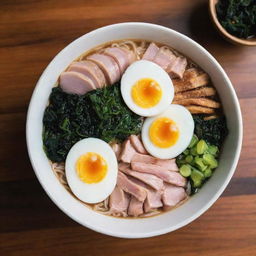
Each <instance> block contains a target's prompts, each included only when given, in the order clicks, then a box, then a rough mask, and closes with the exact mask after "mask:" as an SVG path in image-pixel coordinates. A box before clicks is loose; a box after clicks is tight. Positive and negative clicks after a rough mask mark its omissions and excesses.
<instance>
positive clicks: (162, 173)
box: [131, 162, 186, 187]
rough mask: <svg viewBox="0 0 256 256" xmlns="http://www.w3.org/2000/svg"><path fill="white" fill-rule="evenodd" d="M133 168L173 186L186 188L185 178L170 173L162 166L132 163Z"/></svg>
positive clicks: (176, 173) (175, 173)
mask: <svg viewBox="0 0 256 256" xmlns="http://www.w3.org/2000/svg"><path fill="white" fill-rule="evenodd" d="M131 167H132V169H133V170H134V171H138V172H144V173H149V174H153V175H155V176H157V177H159V178H160V179H162V180H163V181H165V182H168V183H171V184H173V185H176V186H181V187H185V186H186V179H185V178H184V177H183V176H181V175H180V174H179V173H178V172H172V171H168V170H167V169H166V168H164V167H162V166H159V165H154V164H146V163H140V162H132V163H131Z"/></svg>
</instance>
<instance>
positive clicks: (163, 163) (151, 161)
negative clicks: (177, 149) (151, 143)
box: [131, 152, 179, 172]
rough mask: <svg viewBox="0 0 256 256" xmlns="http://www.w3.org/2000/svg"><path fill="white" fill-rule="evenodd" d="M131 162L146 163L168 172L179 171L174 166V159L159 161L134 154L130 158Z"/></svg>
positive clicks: (147, 156)
mask: <svg viewBox="0 0 256 256" xmlns="http://www.w3.org/2000/svg"><path fill="white" fill-rule="evenodd" d="M131 162H140V163H148V164H155V165H159V166H161V167H164V168H165V169H167V170H169V171H175V172H177V171H179V168H178V166H177V164H176V160H175V158H173V159H159V158H156V157H153V156H150V155H143V154H139V153H137V152H136V153H135V154H134V155H133V157H132V161H131Z"/></svg>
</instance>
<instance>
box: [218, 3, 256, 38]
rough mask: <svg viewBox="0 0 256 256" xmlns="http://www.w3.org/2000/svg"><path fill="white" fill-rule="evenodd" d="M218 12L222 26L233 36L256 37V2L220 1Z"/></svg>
mask: <svg viewBox="0 0 256 256" xmlns="http://www.w3.org/2000/svg"><path fill="white" fill-rule="evenodd" d="M216 12H217V16H218V19H219V21H220V23H221V25H222V26H223V27H224V28H225V29H226V30H227V31H228V32H229V33H230V34H232V35H234V36H237V37H240V38H248V37H250V36H255V35H256V0H219V1H218V3H217V4H216Z"/></svg>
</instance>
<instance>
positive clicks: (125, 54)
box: [104, 47, 135, 74]
mask: <svg viewBox="0 0 256 256" xmlns="http://www.w3.org/2000/svg"><path fill="white" fill-rule="evenodd" d="M104 54H105V55H108V56H110V57H112V58H113V59H114V60H115V61H116V63H117V64H118V66H119V69H120V72H121V74H123V73H124V71H125V70H126V68H127V67H128V66H129V65H130V64H131V63H132V62H133V61H134V59H135V56H134V53H133V52H131V51H129V50H125V49H123V48H119V47H110V48H106V49H105V50H104Z"/></svg>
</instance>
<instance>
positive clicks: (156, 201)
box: [130, 178, 163, 213]
mask: <svg viewBox="0 0 256 256" xmlns="http://www.w3.org/2000/svg"><path fill="white" fill-rule="evenodd" d="M130 179H131V180H132V181H133V182H134V183H136V184H137V185H139V186H141V187H144V188H145V189H146V190H147V197H146V200H145V201H144V211H145V212H146V213H148V212H151V211H152V210H154V209H157V208H159V207H162V206H163V203H162V200H161V198H162V193H163V189H161V190H154V189H152V188H150V187H149V186H148V185H146V184H145V183H144V182H142V181H140V180H138V179H134V178H130Z"/></svg>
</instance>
